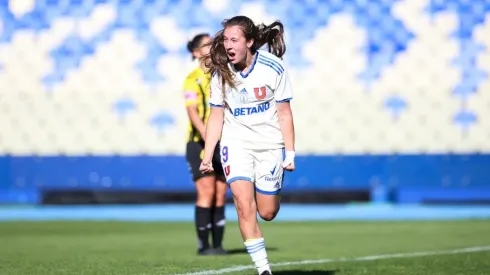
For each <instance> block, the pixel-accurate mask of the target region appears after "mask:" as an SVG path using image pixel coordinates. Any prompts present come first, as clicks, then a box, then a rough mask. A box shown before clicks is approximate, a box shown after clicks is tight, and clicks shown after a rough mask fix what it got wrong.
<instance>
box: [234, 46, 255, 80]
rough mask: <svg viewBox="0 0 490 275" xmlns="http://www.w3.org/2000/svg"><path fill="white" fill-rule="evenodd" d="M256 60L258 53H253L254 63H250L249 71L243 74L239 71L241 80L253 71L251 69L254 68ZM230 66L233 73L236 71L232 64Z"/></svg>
mask: <svg viewBox="0 0 490 275" xmlns="http://www.w3.org/2000/svg"><path fill="white" fill-rule="evenodd" d="M258 58H259V51H257V52H255V56H254V61H253V62H252V66H250V69H248V72H246V73H243V72H242V71H239V73H240V76H241V77H242V78H247V76H248V75H249V74H250V73H251V72H252V71H253V69H254V68H255V63H257V59H258ZM231 66H232V67H233V69H234V70H235V71H238V70H237V69H236V68H235V66H234V65H233V64H232V65H231Z"/></svg>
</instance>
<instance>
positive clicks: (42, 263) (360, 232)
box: [0, 220, 490, 275]
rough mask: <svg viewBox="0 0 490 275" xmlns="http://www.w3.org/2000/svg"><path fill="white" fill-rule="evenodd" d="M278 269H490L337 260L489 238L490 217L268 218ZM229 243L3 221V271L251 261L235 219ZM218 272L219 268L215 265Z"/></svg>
mask: <svg viewBox="0 0 490 275" xmlns="http://www.w3.org/2000/svg"><path fill="white" fill-rule="evenodd" d="M261 226H262V229H263V232H264V234H265V240H266V245H267V247H268V255H269V261H270V262H271V263H280V262H290V261H301V260H316V259H326V258H328V259H332V260H334V261H333V262H330V263H320V264H303V265H287V266H276V267H274V268H273V273H274V275H286V274H287V275H301V274H309V275H315V274H324V275H360V274H378V275H398V274H400V275H401V274H403V275H424V274H427V275H429V274H430V275H458V274H461V275H470V274H471V275H489V274H490V251H481V252H474V253H462V254H452V255H427V256H421V257H400V258H387V259H379V260H370V261H348V262H338V261H335V260H336V259H339V258H343V257H348V258H355V257H362V256H371V255H379V254H391V253H410V252H419V251H436V250H452V249H459V248H466V247H474V246H490V221H489V220H471V221H438V222H435V221H430V222H429V221H427V222H296V223H292V222H271V223H265V222H262V223H261ZM225 238H226V240H225V248H227V249H231V250H234V251H235V252H236V253H234V254H232V255H229V256H221V257H216V256H215V257H209V256H208V257H202V256H201V257H199V256H196V249H195V246H196V238H195V233H194V227H193V224H191V223H130V222H2V223H0V274H8V275H17V274H18V275H29V274H36V275H37V274H39V275H48V274H49V275H61V274H64V275H65V274H66V275H68V274H84V275H89V274H90V275H92V274H94V275H95V274H100V275H110V274H114V275H116V274H117V275H157V274H185V273H188V272H198V271H203V270H217V269H222V268H228V267H234V266H238V265H251V264H252V263H251V261H250V258H249V256H248V254H246V253H245V252H244V247H243V244H242V240H241V237H240V234H239V230H238V225H237V224H236V223H228V225H227V228H226V236H225ZM210 274H212V273H210ZM223 274H230V275H238V274H256V271H255V270H254V269H249V270H243V271H238V272H229V273H223Z"/></svg>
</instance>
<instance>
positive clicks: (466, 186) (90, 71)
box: [0, 0, 490, 203]
mask: <svg viewBox="0 0 490 275" xmlns="http://www.w3.org/2000/svg"><path fill="white" fill-rule="evenodd" d="M236 14H245V15H248V16H250V17H251V18H253V19H254V20H256V21H257V22H260V21H264V22H266V23H267V22H271V20H275V19H280V20H281V21H283V22H284V24H285V26H286V35H287V39H288V40H287V45H288V50H287V54H286V57H285V62H286V63H287V64H288V66H289V67H290V68H291V76H292V80H293V87H294V91H295V98H294V103H293V108H294V111H295V115H296V130H297V150H298V154H299V157H298V164H297V167H298V171H296V172H294V173H291V174H288V175H287V178H286V181H285V191H284V192H286V193H288V192H289V193H291V194H294V195H295V196H299V195H300V194H304V195H306V196H309V197H310V199H311V198H313V197H314V196H313V194H322V195H321V196H323V198H324V199H325V198H329V199H328V200H330V201H348V200H356V198H357V199H359V200H369V199H371V200H373V201H378V200H379V201H393V202H397V203H420V202H432V203H435V202H446V203H449V202H451V203H454V202H465V203H468V202H489V201H490V78H489V74H490V2H489V1H487V0H471V1H465V0H438V1H429V0H406V1H393V0H369V1H367V0H342V1H341V0H332V1H320V0H318V1H316V0H310V1H293V0H289V1H286V0H284V1H279V0H274V1H242V0H220V1H213V0H209V1H207V0H204V1H194V0H188V1H173V0H163V1H157V0H134V1H131V0H120V1H108V0H107V1H105V0H95V1H82V0H40V1H27V0H26V1H11V2H8V1H6V0H1V1H0V125H1V129H2V130H1V131H0V203H50V202H51V203H63V202H66V203H69V202H77V201H78V200H79V201H84V202H87V201H89V202H92V203H97V202H107V201H117V202H121V201H123V202H144V201H152V202H155V201H158V202H162V201H166V200H170V199H171V198H170V197H169V196H166V195H171V196H173V199H175V198H178V199H182V196H184V195H185V194H192V192H193V191H194V188H193V185H192V182H191V179H190V176H189V174H188V171H187V166H186V163H185V159H184V157H183V153H184V150H185V144H184V142H183V141H184V140H185V134H186V127H187V124H186V123H187V117H186V113H185V108H184V103H183V96H182V91H181V83H182V81H183V79H184V77H185V75H186V74H187V73H188V72H189V70H190V68H191V66H192V62H191V60H189V57H188V54H187V52H186V49H185V44H186V42H187V39H188V38H190V37H191V36H192V35H193V34H195V33H197V32H200V31H208V32H210V33H214V32H216V31H217V30H219V29H220V22H221V20H223V19H224V18H227V17H231V16H234V15H236ZM77 190H78V192H74V191H77ZM94 190H98V191H110V192H109V193H104V192H99V193H97V192H94ZM345 191H351V192H353V193H352V194H355V195H353V196H354V197H352V196H350V197H349V198H343V197H342V196H343V195H342V194H341V193H342V192H345ZM60 192H61V193H60ZM70 192H72V193H70ZM84 192H85V193H84ZM121 192H123V193H124V192H133V196H130V198H129V197H128V198H126V199H124V198H121V196H119V195H117V196H116V195H115V194H118V193H121ZM137 192H142V193H137ZM356 192H362V194H361V193H356ZM366 192H367V193H366ZM134 194H138V195H136V197H138V198H140V199H135V195H134ZM149 194H151V196H150V195H149ZM352 194H351V195H352ZM87 197H90V198H91V199H87ZM116 197H117V198H116ZM150 197H151V198H150ZM77 198H78V199H77ZM143 198H144V199H143ZM294 199H295V197H294V196H293V197H292V198H291V200H294ZM317 199H318V200H321V198H317Z"/></svg>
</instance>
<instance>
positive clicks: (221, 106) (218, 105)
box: [209, 103, 224, 108]
mask: <svg viewBox="0 0 490 275" xmlns="http://www.w3.org/2000/svg"><path fill="white" fill-rule="evenodd" d="M209 106H211V107H216V108H223V106H224V105H222V104H221V105H220V104H213V103H209Z"/></svg>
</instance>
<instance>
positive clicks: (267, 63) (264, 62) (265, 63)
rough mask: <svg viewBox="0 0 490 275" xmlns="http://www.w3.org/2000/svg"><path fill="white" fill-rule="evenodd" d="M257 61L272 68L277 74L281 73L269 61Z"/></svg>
mask: <svg viewBox="0 0 490 275" xmlns="http://www.w3.org/2000/svg"><path fill="white" fill-rule="evenodd" d="M259 63H260V64H262V65H265V66H267V67H269V68H271V69H273V70H274V71H275V72H276V73H277V75H281V71H279V69H278V68H276V67H274V66H273V65H272V64H271V63H269V62H266V61H263V60H259Z"/></svg>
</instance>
